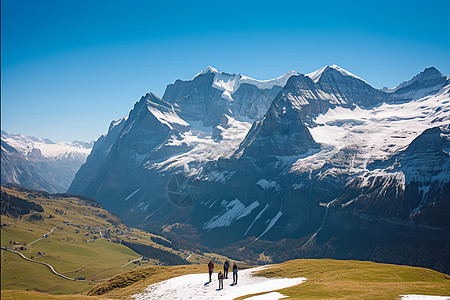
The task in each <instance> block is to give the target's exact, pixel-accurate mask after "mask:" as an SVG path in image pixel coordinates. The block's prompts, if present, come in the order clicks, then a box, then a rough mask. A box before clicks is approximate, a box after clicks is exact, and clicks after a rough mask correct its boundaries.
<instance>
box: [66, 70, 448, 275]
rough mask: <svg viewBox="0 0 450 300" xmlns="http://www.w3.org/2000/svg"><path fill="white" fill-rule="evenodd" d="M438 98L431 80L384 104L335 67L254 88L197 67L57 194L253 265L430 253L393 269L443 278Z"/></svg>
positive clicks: (440, 90) (443, 108) (444, 87)
mask: <svg viewBox="0 0 450 300" xmlns="http://www.w3.org/2000/svg"><path fill="white" fill-rule="evenodd" d="M449 89H450V77H449V76H443V75H442V74H441V73H440V72H439V71H437V70H436V69H435V68H428V69H425V70H424V71H423V72H421V73H420V74H418V75H417V76H415V77H414V78H413V79H411V80H409V81H406V82H404V83H402V84H400V85H399V86H398V87H397V88H395V89H392V90H389V91H386V90H378V89H375V88H373V87H371V86H370V85H369V84H368V83H367V82H365V81H364V80H363V79H361V78H360V77H358V76H356V75H354V74H352V73H350V72H348V71H346V70H344V69H342V68H340V67H338V66H336V65H333V66H326V67H324V68H321V69H319V70H317V71H316V72H312V73H309V74H306V75H304V74H300V73H297V72H292V71H291V72H289V73H287V74H285V75H283V76H281V77H279V78H276V79H273V80H266V81H259V80H255V79H251V78H249V77H246V76H244V75H239V74H227V73H223V72H219V71H218V70H216V69H214V68H212V67H208V68H207V69H205V70H204V71H203V72H200V73H199V74H197V75H196V76H195V77H194V78H193V79H192V80H187V81H182V80H177V81H176V82H175V83H174V84H170V85H168V87H167V89H166V91H165V93H164V96H163V98H162V99H160V98H158V97H157V96H155V95H153V94H147V95H146V96H144V97H142V98H141V99H140V101H138V102H137V103H136V104H135V106H134V108H133V110H131V112H130V113H129V115H128V117H127V118H125V119H123V120H121V121H118V122H114V123H113V124H114V125H113V124H112V125H111V129H110V131H109V132H108V134H107V135H106V136H105V137H102V138H100V139H99V140H98V141H97V143H96V144H95V146H94V149H93V151H92V154H91V155H90V157H89V158H88V160H87V162H86V164H85V165H83V167H82V168H81V169H80V171H79V172H78V174H77V176H76V177H75V179H74V181H73V182H72V185H71V187H70V189H69V192H71V193H81V194H85V195H87V196H91V197H94V198H96V199H98V200H99V201H100V202H101V203H102V204H103V205H104V206H105V207H108V208H110V209H112V210H113V211H114V212H116V213H118V214H119V215H120V216H121V217H122V218H124V219H125V220H126V221H127V222H129V223H132V224H133V225H140V226H142V227H143V228H146V229H152V230H159V229H160V228H161V226H165V225H174V224H178V225H177V226H171V227H170V228H172V229H171V230H172V231H173V232H176V234H177V236H178V238H179V237H180V236H181V237H183V236H184V237H185V238H186V239H191V240H195V241H197V242H198V241H201V242H202V243H204V244H206V245H207V246H210V247H219V248H220V249H223V247H227V248H226V249H225V250H224V251H229V253H230V251H231V252H232V253H233V255H237V256H240V257H241V258H249V259H253V260H254V261H256V260H257V258H258V256H259V254H260V253H261V251H263V252H264V256H272V257H273V259H274V260H280V259H281V257H284V258H294V257H323V256H333V257H341V258H360V259H361V258H364V259H374V260H381V261H390V260H391V259H392V257H394V256H396V255H397V254H395V255H394V254H393V252H395V251H399V250H398V249H400V248H401V247H403V246H404V245H406V244H408V245H409V246H410V247H411V249H416V248H415V247H419V248H420V247H425V248H426V247H428V245H434V246H433V247H434V248H433V249H432V250H430V251H431V253H432V254H430V255H431V256H432V257H433V258H429V259H428V261H427V262H424V261H425V260H423V257H422V256H421V254H420V251H419V252H417V251H416V252H414V251H412V252H411V253H410V256H408V255H405V256H404V257H403V258H402V259H409V262H408V261H407V262H405V263H410V264H415V265H428V266H431V267H435V268H441V269H446V270H450V266H449V265H447V264H446V263H444V264H441V265H439V266H437V265H438V263H437V261H438V260H439V259H438V257H440V256H439V255H443V254H442V253H444V254H445V253H446V252H445V251H447V252H448V250H445V249H449V248H448V247H447V246H446V245H448V244H449V242H450V239H449V238H448V237H449V230H448V228H449V227H450V223H449V222H448V220H450V218H449V216H450V210H449V209H448V208H449V207H450V206H449V203H450V196H449V195H450V193H449V191H450V174H449V161H450V154H449V142H448V141H449V139H450V137H449V135H450V92H449ZM86 178H88V180H87V179H86ZM180 224H181V225H180ZM177 228H178V229H177ZM381 228H383V229H382V230H381ZM166 231H167V230H166ZM430 232H431V233H430ZM168 234H170V231H169V233H168ZM352 234H354V237H356V236H357V237H358V238H363V237H367V236H368V237H372V238H371V239H370V240H369V241H367V243H365V244H364V243H363V244H358V240H357V239H355V238H354V237H353V235H352ZM217 236H221V237H222V238H220V239H217V238H216V237H217ZM194 237H195V238H194ZM267 240H270V241H272V242H271V243H272V244H271V245H272V246H270V247H269V246H268V244H266V243H265V242H264V241H267ZM394 240H395V241H396V242H395V243H394V244H395V245H397V246H392V243H391V242H392V241H394ZM356 244H357V245H356ZM273 245H277V246H273ZM280 245H282V246H280ZM420 245H421V246H420ZM243 248H245V249H247V250H248V251H246V252H245V253H244V252H240V250H239V249H243ZM425 248H424V249H425ZM261 249H264V250H261ZM327 249H328V250H327ZM349 249H358V251H356V250H355V251H353V252H352V251H350V252H349V253H348V251H349ZM324 251H325V252H324ZM326 251H328V252H326ZM433 251H434V252H433ZM327 253H328V254H327ZM417 253H419V254H417ZM246 255H247V256H246ZM406 257H408V258H406ZM397 262H403V261H402V260H401V259H400V258H399V260H397Z"/></svg>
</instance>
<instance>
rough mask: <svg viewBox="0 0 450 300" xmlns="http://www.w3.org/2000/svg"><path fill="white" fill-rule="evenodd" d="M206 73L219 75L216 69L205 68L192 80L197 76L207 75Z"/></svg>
mask: <svg viewBox="0 0 450 300" xmlns="http://www.w3.org/2000/svg"><path fill="white" fill-rule="evenodd" d="M208 73H214V74H216V73H220V71H219V70H217V69H216V68H214V67H211V66H207V67H206V68H205V69H204V70H203V71H201V72H200V73H198V74H197V75H195V76H194V78H195V77H197V76H199V75H203V74H208Z"/></svg>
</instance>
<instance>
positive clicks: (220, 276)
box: [217, 271, 223, 290]
mask: <svg viewBox="0 0 450 300" xmlns="http://www.w3.org/2000/svg"><path fill="white" fill-rule="evenodd" d="M217 278H218V279H219V290H221V289H223V274H222V271H219V274H217Z"/></svg>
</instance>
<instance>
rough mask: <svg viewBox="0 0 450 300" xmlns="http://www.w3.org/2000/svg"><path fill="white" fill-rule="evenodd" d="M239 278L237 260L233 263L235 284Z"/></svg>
mask: <svg viewBox="0 0 450 300" xmlns="http://www.w3.org/2000/svg"><path fill="white" fill-rule="evenodd" d="M237 280H238V267H237V265H236V262H235V263H234V264H233V284H237Z"/></svg>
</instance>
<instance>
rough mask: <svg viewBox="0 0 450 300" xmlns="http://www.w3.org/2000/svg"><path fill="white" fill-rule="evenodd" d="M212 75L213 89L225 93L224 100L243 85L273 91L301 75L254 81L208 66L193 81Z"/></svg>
mask: <svg viewBox="0 0 450 300" xmlns="http://www.w3.org/2000/svg"><path fill="white" fill-rule="evenodd" d="M208 73H212V74H214V75H215V76H214V81H213V87H214V88H217V89H219V90H221V91H224V92H225V93H224V95H223V98H225V99H229V100H231V99H230V98H231V97H230V95H231V94H234V93H235V92H236V91H237V90H238V89H239V87H240V86H241V84H244V83H246V84H251V85H254V86H256V87H257V88H259V89H271V88H273V87H274V86H280V87H283V86H285V85H286V82H287V81H288V79H289V78H290V77H291V76H293V75H298V74H299V73H298V72H296V71H293V70H291V71H289V72H287V73H285V74H283V75H281V76H280V77H277V78H273V79H266V80H259V79H254V78H251V77H248V76H245V75H242V74H229V73H225V72H221V71H219V70H218V69H216V68H214V67H211V66H208V67H207V68H206V69H204V70H203V71H201V72H200V73H198V74H197V75H195V77H194V78H193V79H195V78H196V77H197V76H199V75H203V74H208Z"/></svg>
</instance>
